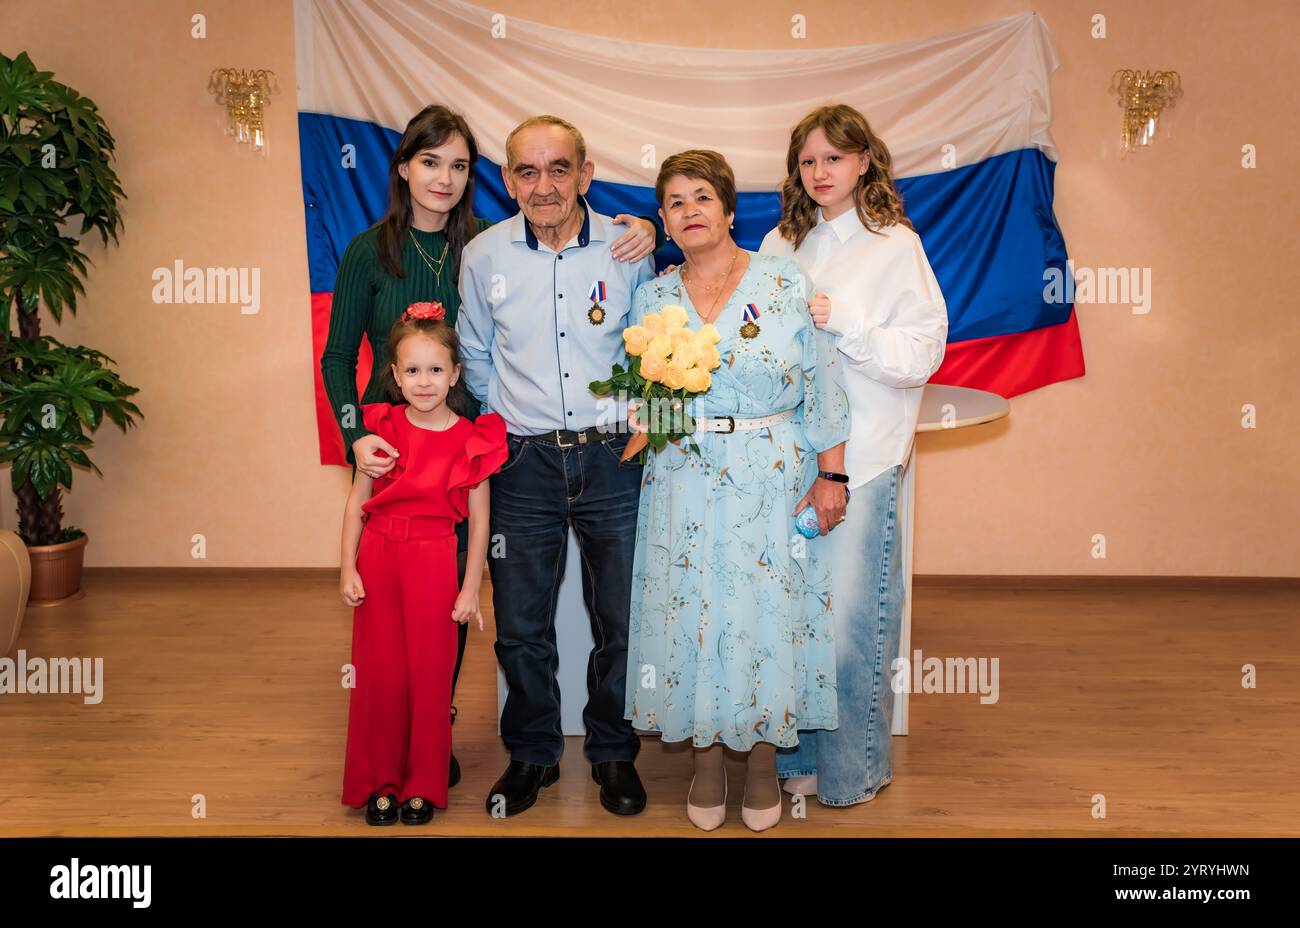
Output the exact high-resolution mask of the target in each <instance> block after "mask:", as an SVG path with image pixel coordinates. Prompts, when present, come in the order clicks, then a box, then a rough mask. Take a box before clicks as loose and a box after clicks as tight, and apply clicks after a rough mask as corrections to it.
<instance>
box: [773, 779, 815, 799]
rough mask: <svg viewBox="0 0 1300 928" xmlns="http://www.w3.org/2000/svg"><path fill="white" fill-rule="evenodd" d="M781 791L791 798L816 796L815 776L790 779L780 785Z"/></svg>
mask: <svg viewBox="0 0 1300 928" xmlns="http://www.w3.org/2000/svg"><path fill="white" fill-rule="evenodd" d="M781 789H783V790H785V791H786V792H787V793H789V794H790V795H791V796H816V795H817V775H816V774H814V775H812V776H809V777H790V778H789V779H788V780H786V781H785V783H784V784H782V786H781Z"/></svg>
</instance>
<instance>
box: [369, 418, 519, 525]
mask: <svg viewBox="0 0 1300 928" xmlns="http://www.w3.org/2000/svg"><path fill="white" fill-rule="evenodd" d="M406 410H407V404H406V403H398V404H396V405H394V404H391V403H367V404H365V405H363V406H362V407H361V420H362V422H364V423H365V426H366V428H367V429H368V430H369V431H371V432H373V433H374V434H376V435H378V436H379V437H380V438H382V439H384V441H386V442H388V443H389V444H390V445H392V446H393V447H394V448H396V449H397V455H398V456H397V463H395V464H394V465H393V469H392V470H390V471H389V472H388V473H387V474H385V475H384V476H383V477H380V478H379V479H378V480H376V481H375V485H374V489H373V491H372V493H371V496H370V499H368V500H366V501H365V502H364V503H363V504H362V505H361V509H362V511H363V512H365V513H367V514H369V513H375V512H379V513H382V514H384V515H388V516H438V517H443V518H448V519H451V520H453V521H455V522H459V521H461V520H462V519H465V518H468V516H469V491H470V490H472V489H474V487H476V486H478V485H479V484H480V483H481V482H483V480H485V479H486V478H487V477H488V476H489V475H491V474H493V473H495V472H496V471H497V470H499V469H500V467H501V465H502V464H504V463H505V460H506V456H507V453H508V452H507V449H506V423H505V420H504V419H502V418H501V417H500V416H498V415H497V414H496V413H484V414H483V415H481V416H479V417H478V419H476V420H474V421H470V420H469V419H466V418H465V417H463V416H462V417H461V418H460V419H459V420H458V421H457V422H456V424H455V425H453V426H451V428H448V429H445V430H443V431H441V432H435V431H432V430H430V429H426V428H422V427H420V426H418V425H416V424H414V423H413V422H411V420H410V419H408V418H407V416H406Z"/></svg>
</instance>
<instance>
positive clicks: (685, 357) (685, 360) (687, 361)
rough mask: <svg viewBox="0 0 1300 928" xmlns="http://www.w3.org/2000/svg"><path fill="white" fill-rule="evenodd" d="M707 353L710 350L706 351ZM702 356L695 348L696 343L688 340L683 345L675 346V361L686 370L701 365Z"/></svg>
mask: <svg viewBox="0 0 1300 928" xmlns="http://www.w3.org/2000/svg"><path fill="white" fill-rule="evenodd" d="M707 351H708V349H705V353H707ZM700 354H701V352H700V350H699V349H698V348H696V347H695V342H694V341H690V340H688V341H686V342H684V343H683V344H681V345H674V346H673V360H674V361H676V362H677V363H678V364H680V365H681V366H682V367H683V368H684V369H686V370H689V369H690V368H691V367H693V366H694V365H696V364H698V363H699V360H700Z"/></svg>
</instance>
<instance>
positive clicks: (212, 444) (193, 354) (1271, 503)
mask: <svg viewBox="0 0 1300 928" xmlns="http://www.w3.org/2000/svg"><path fill="white" fill-rule="evenodd" d="M492 9H493V10H494V11H500V12H504V13H507V14H518V15H520V16H527V17H531V18H540V19H542V20H544V21H545V22H548V23H551V24H553V25H557V26H564V27H567V28H571V29H576V30H581V31H585V32H590V33H594V34H600V35H608V36H614V37H619V38H628V39H639V40H644V41H649V42H657V43H666V44H681V45H697V46H718V47H723V46H733V47H735V46H739V47H787V46H789V45H790V44H792V42H793V40H791V39H790V38H789V18H790V16H791V15H792V14H793V13H796V12H798V13H803V14H805V15H806V16H807V17H808V24H809V28H808V38H807V39H806V40H805V43H804V45H805V46H806V47H818V46H831V45H840V44H853V43H868V42H889V41H895V40H900V39H908V38H917V37H924V36H931V35H938V34H941V33H944V32H949V31H953V30H957V29H961V28H965V27H968V26H971V25H975V24H978V23H981V22H986V21H988V20H991V19H995V18H999V17H1002V16H1006V15H1009V14H1012V13H1015V12H1019V11H1021V10H1025V9H1036V10H1037V11H1039V12H1040V13H1041V14H1042V15H1043V16H1044V17H1045V19H1046V20H1047V22H1048V24H1049V25H1050V27H1051V29H1052V31H1053V33H1054V35H1055V41H1056V47H1057V50H1058V52H1059V54H1060V57H1061V68H1060V70H1059V71H1058V72H1057V73H1056V77H1055V80H1054V102H1055V106H1056V121H1055V126H1054V131H1055V135H1056V139H1057V142H1058V144H1059V146H1060V168H1059V170H1058V173H1057V202H1056V211H1057V216H1058V218H1059V220H1060V223H1061V226H1062V229H1063V230H1064V232H1065V237H1066V242H1067V245H1068V247H1069V250H1070V254H1071V256H1072V257H1073V259H1074V260H1075V263H1076V265H1078V266H1142V267H1150V268H1151V269H1152V274H1153V288H1152V289H1153V297H1152V308H1151V311H1150V313H1149V314H1147V315H1134V314H1132V313H1131V312H1130V311H1129V309H1128V307H1127V306H1110V305H1092V306H1081V307H1080V308H1079V321H1080V327H1081V330H1082V333H1083V342H1084V351H1085V355H1086V359H1087V365H1088V374H1087V376H1086V377H1084V378H1082V379H1078V380H1074V381H1071V382H1068V383H1064V384H1057V385H1053V386H1050V387H1047V388H1045V389H1043V390H1039V391H1036V392H1034V393H1031V394H1027V395H1025V396H1021V397H1017V398H1015V399H1014V400H1013V401H1012V413H1011V416H1010V418H1009V419H1008V420H1004V421H1003V422H1001V423H997V424H994V425H991V426H985V427H982V428H979V429H976V430H970V431H963V432H957V433H947V434H938V435H927V436H924V437H922V439H921V441H920V448H921V456H920V470H919V476H920V484H919V487H920V504H919V508H918V513H919V514H918V536H917V559H916V569H917V572H918V573H923V574H984V573H988V574H1085V573H1099V574H1190V575H1245V576H1251V575H1266V576H1267V575H1275V576H1276V575H1282V576H1296V575H1297V574H1298V573H1300V556H1298V552H1297V544H1298V543H1297V529H1296V526H1297V525H1300V469H1298V468H1297V467H1296V466H1295V462H1296V460H1297V457H1300V417H1298V416H1297V413H1296V398H1295V396H1294V393H1295V390H1296V387H1297V385H1300V384H1298V381H1300V378H1297V377H1296V376H1295V375H1294V374H1293V373H1292V372H1293V371H1294V370H1295V363H1296V361H1295V359H1296V355H1297V348H1300V337H1298V336H1300V324H1298V323H1297V321H1296V319H1297V305H1296V299H1295V294H1296V292H1297V286H1296V284H1297V272H1296V259H1295V257H1294V254H1293V253H1294V250H1295V249H1294V245H1293V239H1292V227H1293V217H1294V216H1295V214H1296V210H1297V205H1298V204H1297V197H1296V192H1297V181H1296V179H1295V172H1294V166H1293V165H1294V159H1295V152H1296V151H1297V150H1298V148H1300V146H1298V142H1300V139H1297V132H1296V124H1295V121H1294V119H1293V118H1291V117H1290V115H1289V111H1290V109H1291V104H1292V102H1293V100H1292V96H1293V94H1294V87H1295V86H1296V77H1297V65H1296V59H1295V55H1294V52H1293V50H1292V49H1291V47H1290V43H1291V41H1292V39H1293V36H1294V35H1295V33H1296V30H1297V27H1300V11H1297V8H1296V7H1295V6H1294V5H1292V4H1289V3H1281V2H1278V3H1250V4H1222V3H1218V2H1206V0H1202V2H1190V3H1189V2H1177V0H1160V2H1143V3H1124V4H1118V3H1114V4H1111V3H1078V2H1069V0H1042V2H1038V3H1032V4H1031V3H1027V2H1013V0H928V2H916V3H898V2H887V3H886V2H880V0H809V2H806V3H800V2H794V3H791V2H777V0H720V2H715V3H707V4H706V3H700V2H698V0H655V2H653V3H646V4H642V5H635V4H631V3H599V4H597V3H592V2H590V0H552V2H551V3H549V4H546V5H540V6H539V5H537V4H535V3H531V2H523V0H494V2H493V4H492ZM196 10H201V11H203V12H205V13H206V15H207V18H208V23H207V28H208V35H207V38H206V39H202V40H197V39H193V38H191V37H190V16H191V15H192V14H193V13H194V12H195V11H196ZM1095 12H1101V13H1104V14H1106V16H1107V18H1108V22H1107V32H1108V35H1107V38H1105V39H1104V40H1097V39H1093V38H1092V37H1091V36H1090V28H1091V27H1090V21H1089V20H1090V16H1091V15H1092V14H1093V13H1095ZM292 19H293V16H292V7H291V4H290V2H289V0H220V2H213V3H207V4H194V3H181V2H177V0H132V2H129V3H125V2H122V3H110V4H101V3H91V2H88V0H80V2H75V0H47V2H42V3H38V4H27V3H24V4H19V3H17V2H15V0H0V48H3V49H4V51H5V52H6V53H8V54H11V55H12V54H15V53H16V52H17V51H19V50H22V49H26V50H27V51H29V52H30V53H31V55H32V57H33V59H34V60H35V62H36V64H37V65H38V67H41V68H43V69H47V70H53V71H54V72H55V73H56V75H57V76H58V78H59V79H60V80H62V81H64V82H65V83H68V84H71V85H72V86H73V87H75V88H77V89H78V90H79V91H81V92H82V93H84V94H86V95H88V96H89V97H91V98H92V99H94V100H95V101H96V102H97V103H98V104H99V106H100V108H101V110H102V111H103V114H104V116H105V118H106V119H107V121H108V125H109V126H110V128H111V130H112V131H113V132H114V134H115V135H116V138H117V142H118V156H119V161H118V165H117V169H118V171H119V173H120V175H121V177H122V183H123V186H124V187H125V189H126V191H127V193H128V195H129V197H130V199H128V200H127V201H126V203H125V208H124V215H125V220H126V229H125V234H124V237H123V239H122V243H121V245H120V247H109V248H108V249H107V250H105V249H104V248H102V247H101V246H99V245H98V244H97V243H90V244H89V245H88V251H89V253H90V255H91V257H92V258H93V259H94V262H95V264H94V267H93V269H92V271H91V273H90V276H89V279H88V281H87V297H86V298H85V299H84V301H83V303H82V307H81V310H80V314H79V316H78V317H77V318H75V319H72V320H69V321H67V322H65V323H64V324H63V325H62V326H60V327H57V328H56V327H55V326H54V325H53V323H50V322H48V320H47V322H46V331H51V332H54V333H56V334H57V335H58V337H60V338H62V339H63V340H64V341H70V342H81V343H84V344H88V345H93V346H95V347H97V348H99V349H101V350H103V351H106V352H107V353H108V354H110V355H111V356H113V357H114V358H115V359H116V360H117V361H118V363H119V366H120V370H121V373H122V375H123V377H124V378H125V379H126V380H127V381H128V382H130V383H133V384H135V385H137V386H139V387H140V388H141V393H140V395H139V404H140V406H141V407H142V408H143V409H144V411H145V414H146V417H147V418H146V419H145V420H144V422H143V424H142V426H141V427H140V428H139V429H138V430H137V431H134V432H132V433H131V434H128V435H122V434H121V433H120V432H119V431H118V430H117V429H116V427H114V426H112V425H107V426H105V427H103V428H102V429H100V431H99V433H98V434H97V436H96V444H95V448H94V449H93V452H92V457H93V458H94V460H95V461H96V462H97V463H98V464H99V466H100V467H101V468H102V469H103V471H104V476H103V477H102V478H101V477H98V476H95V475H93V474H85V473H80V472H79V473H78V474H77V476H76V488H75V490H74V491H73V492H72V493H70V494H69V495H68V497H67V499H66V502H65V504H64V508H65V511H66V513H67V520H66V521H67V522H69V523H72V524H75V525H78V526H81V527H82V528H84V529H86V530H87V531H88V532H89V533H90V537H91V541H90V546H89V548H88V549H87V555H86V556H87V563H88V564H90V565H123V566H148V565H178V566H179V565H192V564H195V563H206V564H209V565H214V566H227V565H229V566H234V565H252V566H268V567H269V566H328V565H334V564H336V563H337V558H338V527H339V520H340V513H341V509H342V504H343V499H344V495H345V492H346V485H347V472H346V471H344V470H342V469H340V468H324V467H321V466H320V465H319V464H318V463H316V462H317V449H316V435H315V417H314V414H313V405H312V370H311V337H310V329H309V309H308V296H307V264H306V249H305V245H304V241H303V215H302V200H301V196H300V190H301V187H300V180H299V172H298V150H297V132H296V123H295V119H294V115H295V93H294V79H293V74H294V60H293V55H294V46H293V21H292ZM218 66H234V67H265V68H271V69H273V70H274V71H276V72H277V74H278V75H279V76H280V81H281V87H282V92H281V93H280V94H279V95H278V96H277V97H275V98H274V101H273V104H272V106H271V108H270V109H269V111H268V123H269V130H270V136H271V140H272V144H271V150H270V153H269V156H268V157H266V158H255V157H253V156H251V155H250V154H249V153H248V152H247V151H243V150H239V149H238V148H237V146H235V145H234V143H233V142H230V141H227V140H226V139H225V138H223V136H222V135H221V132H220V111H219V109H218V107H217V106H216V105H215V103H214V102H213V101H212V98H211V97H210V96H209V95H208V93H207V90H206V83H207V75H208V73H209V72H210V71H211V69H212V68H214V67H218ZM1119 67H1134V68H1174V69H1177V70H1179V71H1180V72H1181V73H1182V76H1183V80H1184V85H1185V87H1186V96H1185V97H1184V99H1183V101H1182V102H1181V103H1180V104H1179V106H1178V109H1177V111H1176V112H1175V115H1174V119H1173V121H1172V122H1171V123H1170V124H1169V128H1170V129H1171V130H1172V131H1173V132H1174V137H1173V138H1171V139H1169V140H1168V141H1167V142H1166V143H1165V144H1162V145H1161V146H1160V147H1159V148H1158V149H1157V150H1154V151H1150V152H1145V153H1143V155H1142V156H1141V157H1139V158H1136V159H1131V160H1129V161H1126V162H1119V161H1117V160H1116V150H1115V140H1116V136H1117V134H1118V124H1119V112H1118V109H1117V108H1116V105H1115V101H1114V99H1113V98H1112V97H1110V96H1109V95H1108V94H1107V87H1108V85H1109V81H1110V77H1111V74H1112V73H1113V72H1114V71H1115V69H1116V68H1119ZM810 95H812V96H815V95H816V91H815V89H810ZM452 102H453V103H454V101H452ZM468 115H469V117H470V119H471V121H472V120H473V114H472V113H470V114H468ZM868 115H869V113H868ZM1245 143H1252V144H1254V145H1256V146H1257V147H1258V151H1259V168H1258V169H1257V170H1254V171H1247V170H1243V169H1242V168H1241V166H1240V150H1241V146H1242V145H1243V144H1245ZM773 156H774V157H776V156H777V153H775V152H774V153H773ZM177 258H179V259H181V260H183V261H184V262H185V263H186V264H187V265H190V264H194V265H202V266H207V265H214V266H257V267H260V268H261V269H262V295H261V302H262V307H261V311H260V312H259V313H257V314H256V315H241V314H240V312H239V309H238V308H237V307H235V306H201V305H200V306H185V305H156V304H154V303H153V302H152V301H151V298H150V296H151V290H152V282H151V280H150V274H151V271H152V269H153V268H154V267H158V266H170V265H171V263H172V262H173V261H174V260H176V259H177ZM1245 403H1252V404H1254V405H1255V406H1256V407H1257V409H1258V417H1259V427H1258V429H1256V430H1254V431H1247V430H1243V429H1242V428H1241V427H1240V418H1241V412H1240V410H1241V407H1242V405H1243V404H1245ZM2 492H3V496H2V497H0V506H2V507H3V516H2V517H3V520H4V522H3V524H4V525H6V526H9V527H13V525H14V521H15V515H14V512H13V498H12V493H11V492H10V491H9V489H8V478H7V476H6V477H5V478H4V489H3V491H2ZM196 533H201V534H202V535H204V536H205V537H206V540H207V560H206V562H195V561H194V560H192V558H191V537H192V536H193V535H195V534H196ZM1097 533H1101V534H1104V535H1105V536H1106V540H1107V553H1108V556H1107V557H1106V559H1104V560H1097V559H1094V558H1093V557H1092V556H1091V553H1090V552H1091V547H1092V542H1091V539H1092V536H1093V535H1094V534H1097Z"/></svg>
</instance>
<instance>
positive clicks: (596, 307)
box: [587, 303, 605, 325]
mask: <svg viewBox="0 0 1300 928" xmlns="http://www.w3.org/2000/svg"><path fill="white" fill-rule="evenodd" d="M587 318H588V319H589V320H591V324H592V325H600V324H601V323H603V322H604V321H605V308H604V307H603V306H601V305H600V304H599V303H592V304H591V309H589V310H587Z"/></svg>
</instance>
